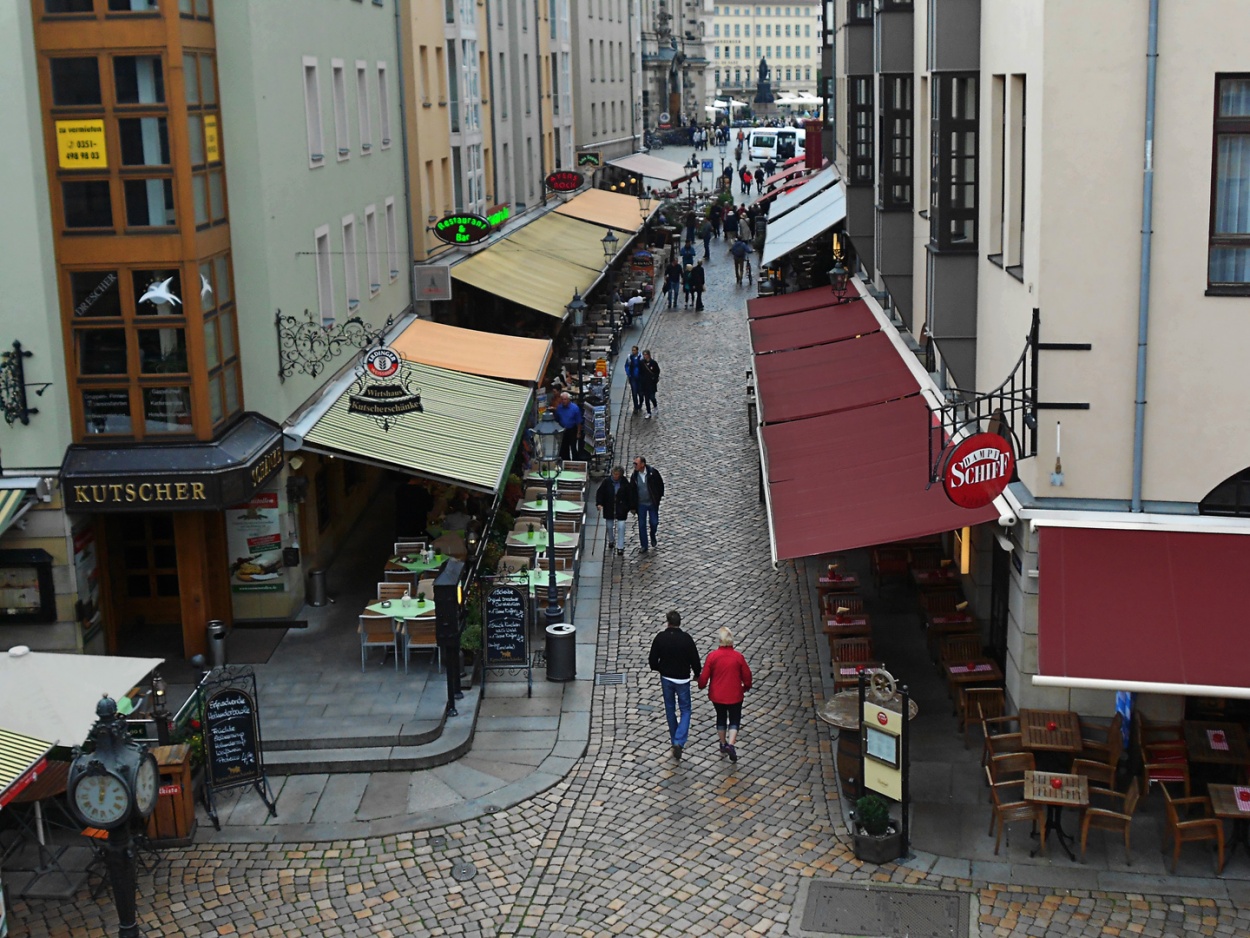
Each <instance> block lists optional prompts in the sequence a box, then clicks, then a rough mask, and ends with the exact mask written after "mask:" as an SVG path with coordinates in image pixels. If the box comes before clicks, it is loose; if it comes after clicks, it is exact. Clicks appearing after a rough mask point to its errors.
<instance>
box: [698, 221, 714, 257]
mask: <svg viewBox="0 0 1250 938" xmlns="http://www.w3.org/2000/svg"><path fill="white" fill-rule="evenodd" d="M699 237H700V238H702V239H703V259H704V260H705V261H706V260H711V259H712V223H711V221H709V220H708V219H706V218H705V219H703V224H701V225H700V226H699Z"/></svg>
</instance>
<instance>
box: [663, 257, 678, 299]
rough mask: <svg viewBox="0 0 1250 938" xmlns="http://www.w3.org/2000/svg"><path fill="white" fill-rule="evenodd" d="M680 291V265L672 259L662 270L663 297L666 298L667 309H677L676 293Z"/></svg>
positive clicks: (675, 259)
mask: <svg viewBox="0 0 1250 938" xmlns="http://www.w3.org/2000/svg"><path fill="white" fill-rule="evenodd" d="M680 290H681V263H680V262H679V261H678V260H677V258H675V257H674V258H672V259H671V260H670V261H669V262H668V266H667V267H665V268H664V295H665V296H666V297H668V308H669V309H676V308H677V293H678V291H680Z"/></svg>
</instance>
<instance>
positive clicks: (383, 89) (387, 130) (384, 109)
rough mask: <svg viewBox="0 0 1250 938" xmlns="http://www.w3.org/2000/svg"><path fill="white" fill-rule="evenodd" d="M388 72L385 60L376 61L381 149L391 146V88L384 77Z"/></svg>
mask: <svg viewBox="0 0 1250 938" xmlns="http://www.w3.org/2000/svg"><path fill="white" fill-rule="evenodd" d="M388 75H389V72H388V70H387V68H386V63H385V62H379V63H378V118H379V123H378V129H379V130H381V131H382V149H383V150H389V149H390V147H391V88H390V85H388V84H387V82H386V79H387V77H388Z"/></svg>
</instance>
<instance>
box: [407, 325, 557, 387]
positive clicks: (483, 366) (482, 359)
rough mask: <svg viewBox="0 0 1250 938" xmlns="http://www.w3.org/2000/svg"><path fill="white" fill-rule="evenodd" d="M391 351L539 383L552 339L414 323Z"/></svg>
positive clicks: (454, 367) (477, 372) (442, 365)
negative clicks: (528, 337) (527, 337)
mask: <svg viewBox="0 0 1250 938" xmlns="http://www.w3.org/2000/svg"><path fill="white" fill-rule="evenodd" d="M391 348H393V349H394V350H395V351H397V352H399V353H400V354H401V355H402V356H403V357H404V358H406V359H407V360H408V361H410V362H417V363H419V364H422V365H435V366H437V367H439V368H447V369H450V370H451V371H463V372H465V373H466V374H472V375H481V376H483V377H486V378H502V379H503V380H505V381H519V382H522V383H524V384H538V383H540V382H541V381H542V379H543V375H544V374H546V371H547V364H548V363H549V362H550V361H551V340H550V339H526V338H522V337H521V336H515V335H500V334H498V333H494V332H479V331H478V330H476V329H461V328H460V327H459V326H445V325H443V324H442V323H437V322H430V321H429V320H428V319H416V320H414V321H413V322H412V324H411V325H409V326H408V327H407V328H406V329H404V331H403V332H401V333H400V334H399V335H398V336H396V338H395V339H394V341H392V342H391Z"/></svg>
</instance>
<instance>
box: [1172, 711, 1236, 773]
mask: <svg viewBox="0 0 1250 938" xmlns="http://www.w3.org/2000/svg"><path fill="white" fill-rule="evenodd" d="M1185 746H1186V748H1187V749H1188V750H1189V761H1190V762H1205V763H1208V764H1210V765H1232V766H1238V767H1243V768H1244V766H1245V765H1246V763H1247V762H1250V747H1248V746H1247V744H1246V731H1245V730H1243V729H1242V728H1241V726H1240V725H1239V724H1237V723H1216V722H1211V721H1207V720H1186V721H1185Z"/></svg>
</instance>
